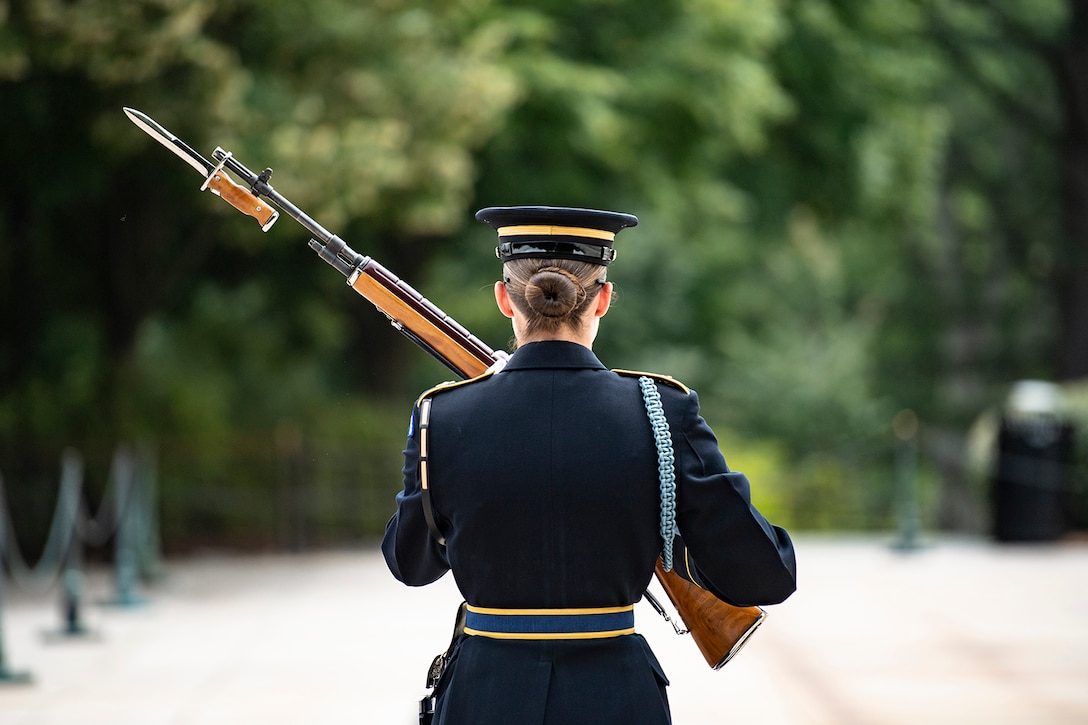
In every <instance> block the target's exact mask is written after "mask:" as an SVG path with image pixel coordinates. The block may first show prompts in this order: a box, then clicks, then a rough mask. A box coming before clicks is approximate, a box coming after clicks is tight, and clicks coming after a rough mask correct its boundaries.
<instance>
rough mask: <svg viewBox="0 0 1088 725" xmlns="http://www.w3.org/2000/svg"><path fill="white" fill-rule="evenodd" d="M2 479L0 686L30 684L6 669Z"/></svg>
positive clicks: (5, 511)
mask: <svg viewBox="0 0 1088 725" xmlns="http://www.w3.org/2000/svg"><path fill="white" fill-rule="evenodd" d="M2 484H3V478H2V477H0V684H6V685H22V684H27V683H30V682H32V681H33V680H32V678H31V676H30V674H29V673H27V672H16V671H14V670H12V669H11V668H9V667H8V664H7V657H6V655H5V653H4V569H3V563H4V560H5V559H6V558H7V557H6V556H4V554H5V552H6V549H7V544H8V540H9V538H11V537H9V535H8V534H9V532H8V529H7V522H8V509H7V501H6V500H5V499H4V497H3V494H2V492H3V485H2Z"/></svg>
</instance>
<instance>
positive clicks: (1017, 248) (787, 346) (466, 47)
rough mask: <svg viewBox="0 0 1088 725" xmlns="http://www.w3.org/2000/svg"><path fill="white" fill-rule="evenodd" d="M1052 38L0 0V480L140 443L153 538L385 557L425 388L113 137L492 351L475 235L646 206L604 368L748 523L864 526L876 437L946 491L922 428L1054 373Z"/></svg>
mask: <svg viewBox="0 0 1088 725" xmlns="http://www.w3.org/2000/svg"><path fill="white" fill-rule="evenodd" d="M1070 7H1071V6H1070V5H1069V4H1068V3H1066V2H1062V1H1061V0H1045V1H1042V2H1040V1H1039V0H1033V1H1032V2H1028V0H997V1H995V2H990V3H951V4H949V3H939V2H932V1H931V0H884V1H882V2H880V3H874V2H866V1H863V0H805V1H804V2H802V1H800V0H758V1H755V2H752V1H749V2H741V1H740V0H663V1H662V2H657V3H651V4H646V3H634V2H623V1H622V0H581V1H579V2H556V1H555V0H530V1H528V2H519V3H516V4H507V3H500V2H495V1H493V0H460V1H459V2H431V1H429V0H381V1H380V2H372V3H351V2H348V1H347V0H315V1H314V2H308V3H298V2H285V1H284V0H264V1H263V2H260V3H257V2H254V1H253V0H228V1H226V2H210V0H132V1H131V2H126V3H114V2H107V1H106V0H84V1H83V2H78V3H71V2H64V1H62V0H26V2H20V3H11V2H2V1H0V109H2V111H0V160H2V163H3V166H4V168H5V175H4V180H3V182H0V183H3V184H4V193H3V194H2V195H0V289H2V290H3V291H2V292H0V317H2V319H3V327H2V330H0V468H4V469H7V468H10V467H12V466H14V467H15V468H16V469H17V470H20V471H22V470H30V469H31V468H33V465H38V464H36V463H35V462H36V461H38V459H39V458H42V457H46V458H48V455H46V454H39V453H35V454H34V456H30V454H29V453H28V451H30V450H31V449H33V450H35V451H46V452H51V451H59V449H60V448H61V447H62V446H64V445H77V446H79V445H81V444H84V445H85V446H88V447H90V446H93V447H96V448H98V449H101V448H104V447H105V448H108V447H109V446H110V445H112V444H113V443H114V442H117V441H124V440H133V439H155V440H157V441H158V442H159V448H160V451H161V455H160V465H161V467H162V472H161V478H162V481H163V487H164V492H163V500H164V502H165V503H166V504H167V505H169V506H170V507H171V511H172V518H171V519H170V521H169V522H168V523H167V527H166V530H167V531H168V533H169V535H170V536H173V537H177V538H178V539H182V538H186V539H187V538H189V537H190V536H192V535H193V532H198V531H204V532H206V533H207V535H208V536H209V537H210V538H222V539H224V540H228V539H230V538H231V537H242V538H244V537H243V536H242V532H243V531H244V532H253V531H263V532H264V533H263V534H249V533H247V534H245V536H250V535H252V536H253V537H255V539H257V541H256V542H255V543H258V544H262V545H303V544H305V541H304V540H308V541H314V540H316V539H320V538H321V537H320V535H318V534H314V533H313V532H312V531H311V530H310V529H309V528H308V524H306V522H307V521H315V520H322V521H325V522H326V524H327V526H329V527H333V528H335V529H336V530H337V531H339V532H341V533H340V534H337V536H340V535H342V536H343V537H346V538H350V537H352V536H358V535H361V534H362V533H368V534H375V533H377V532H378V531H380V529H381V524H382V522H383V521H384V516H385V514H386V513H387V512H388V510H389V508H390V505H391V504H390V498H391V496H392V494H393V492H394V491H395V490H396V488H397V486H398V483H399V481H398V479H399V477H398V473H397V472H398V470H399V463H398V453H399V450H400V445H401V443H402V438H403V428H404V419H405V417H406V414H407V410H408V407H409V405H410V402H411V400H412V399H413V398H414V396H415V394H417V393H418V391H419V389H421V388H423V387H426V386H429V385H431V384H433V383H434V382H436V381H437V380H439V379H443V378H448V377H449V376H450V374H449V373H448V372H447V371H446V370H445V369H444V368H442V367H440V366H438V365H437V364H436V363H434V362H433V361H430V360H429V359H426V358H425V357H424V356H421V355H419V354H418V352H417V351H415V350H414V349H412V348H411V346H410V345H408V344H407V343H406V342H404V341H403V340H402V339H400V338H399V337H398V336H396V335H395V333H393V332H391V331H390V330H389V329H388V326H387V325H386V324H385V322H384V320H383V319H382V318H381V317H380V316H379V315H377V314H376V313H374V312H373V310H371V309H370V307H369V305H367V304H366V303H365V302H364V301H362V300H360V299H358V298H357V297H356V296H354V294H353V293H351V292H350V291H349V290H346V289H345V288H344V286H343V284H342V279H341V278H340V277H339V275H337V274H336V273H335V272H333V271H332V270H330V269H328V268H327V267H326V266H325V265H323V264H321V262H320V261H319V260H317V259H315V258H314V257H313V256H312V254H311V253H310V252H309V250H307V249H306V248H305V241H306V240H305V237H303V236H302V234H300V233H299V229H298V228H297V227H292V224H293V223H292V222H291V220H290V219H287V218H285V219H284V220H282V221H281V222H279V224H278V225H277V226H276V227H275V228H273V230H272V231H271V232H270V233H268V234H262V233H261V232H260V231H259V230H258V229H256V228H255V226H254V225H253V224H252V222H250V221H249V220H246V219H243V218H241V217H239V216H238V215H237V214H236V213H235V212H234V211H233V210H231V209H230V208H229V207H228V206H227V205H224V204H221V203H219V202H218V201H215V200H214V199H213V197H212V196H211V195H207V194H198V193H196V190H197V187H198V186H199V183H200V181H199V179H198V177H197V176H195V175H194V174H193V173H192V171H191V170H190V169H189V168H188V167H186V165H184V164H182V163H180V162H179V161H178V160H177V159H175V158H174V157H173V156H171V155H170V154H169V153H168V152H166V151H165V150H164V149H162V148H160V147H159V146H158V145H157V144H155V143H154V142H153V141H151V140H150V139H147V138H145V137H144V135H143V134H141V133H140V132H139V131H138V130H137V129H135V128H134V127H133V126H132V125H131V124H130V123H129V122H128V121H127V120H126V119H125V117H124V116H123V115H122V114H121V110H120V109H121V106H123V105H128V106H134V107H136V108H140V109H141V110H144V111H146V112H148V113H149V114H150V115H152V116H153V117H154V118H156V119H157V120H158V121H160V122H161V123H163V124H164V125H165V126H166V127H168V128H170V129H171V130H172V131H174V132H175V133H177V134H178V135H179V136H180V137H181V138H183V139H185V140H186V142H188V143H189V144H190V145H192V146H193V147H194V148H196V149H198V150H200V151H201V152H202V153H204V154H205V155H206V156H210V150H211V149H212V148H215V146H217V145H218V146H222V147H223V148H225V149H228V150H230V151H231V152H232V153H233V154H234V155H235V156H236V157H237V158H238V159H240V160H241V161H242V162H243V163H245V164H247V165H248V166H250V168H254V169H256V170H260V169H261V168H263V167H264V166H265V165H269V166H274V167H275V168H276V175H275V177H274V178H273V182H274V183H275V185H276V187H277V188H278V189H279V190H280V191H281V192H282V193H284V195H285V196H287V197H288V198H290V199H291V200H292V201H294V202H295V203H296V204H298V205H299V206H300V207H301V208H303V209H304V210H305V211H306V212H307V213H308V214H309V215H310V216H312V217H314V218H315V219H317V220H318V221H319V222H320V223H322V224H323V225H325V226H326V227H327V228H329V229H331V230H333V231H335V232H337V233H339V234H341V235H342V236H343V237H344V238H345V239H346V240H348V242H349V243H350V244H351V245H352V246H353V247H354V248H355V249H357V250H359V251H361V252H363V253H366V254H370V255H373V256H374V257H376V258H378V259H379V260H380V261H381V262H382V263H383V264H384V265H385V266H387V267H388V268H389V269H391V270H392V271H394V272H395V273H396V274H398V275H399V276H401V277H402V278H404V279H405V280H406V281H408V282H410V283H411V284H413V286H415V287H416V288H417V289H420V290H421V291H423V292H424V293H425V294H426V295H427V296H428V298H430V299H431V300H432V301H433V302H435V303H436V304H438V305H439V306H440V307H442V308H443V309H444V310H445V311H446V312H448V313H450V314H451V315H452V316H453V317H454V318H455V319H457V320H458V321H460V322H461V323H462V324H464V325H465V326H466V327H468V328H469V329H470V330H472V331H473V332H474V333H476V334H477V335H478V336H480V337H481V338H482V339H484V340H486V341H488V343H489V344H491V345H493V346H495V347H504V346H505V343H506V341H507V339H508V338H509V336H510V330H509V326H508V322H507V321H506V320H505V319H503V318H501V317H500V316H499V315H497V314H495V312H494V308H493V302H492V295H491V283H492V281H493V280H494V279H495V278H496V276H497V274H498V269H497V265H496V262H495V260H494V258H493V257H492V256H491V254H490V250H491V248H492V247H493V246H494V238H493V233H492V232H491V230H490V229H489V228H487V227H485V226H484V225H477V224H474V223H472V222H471V214H472V211H473V210H474V209H475V208H478V207H482V206H489V205H504V204H551V205H572V206H588V207H596V208H611V209H617V210H622V211H628V212H633V213H636V214H637V215H638V216H639V217H640V219H641V224H640V226H639V227H637V228H635V229H632V230H626V231H624V232H623V233H622V234H621V235H620V236H619V240H618V242H617V249H618V252H619V258H618V259H619V261H618V262H617V264H616V265H614V266H613V268H612V269H611V270H610V275H611V279H612V280H613V281H614V282H615V283H616V284H617V287H618V295H617V299H616V303H615V305H614V307H613V309H612V310H611V311H610V313H609V316H608V318H607V319H606V321H605V325H604V326H603V328H602V331H601V335H600V338H599V339H598V342H597V347H596V349H597V351H598V352H599V354H600V356H601V357H602V359H603V360H604V361H605V363H606V364H610V365H613V366H616V367H627V368H639V369H652V370H660V371H663V372H667V373H670V374H673V375H675V376H676V377H677V378H679V379H681V380H683V381H685V382H686V383H688V384H689V385H691V386H693V387H695V388H696V389H697V390H698V391H699V394H700V399H701V401H702V405H703V410H704V414H705V415H706V417H707V418H708V420H710V422H711V423H712V424H713V425H714V426H715V428H716V429H719V430H721V431H724V433H723V439H724V440H726V441H727V444H726V446H725V447H726V453H727V455H728V456H729V460H730V462H731V463H732V464H734V465H737V466H738V467H740V468H741V469H742V470H746V471H748V472H749V474H750V476H751V478H752V480H753V483H754V487H755V491H756V494H757V499H759V498H760V497H763V498H762V499H761V500H760V501H759V503H760V505H761V506H765V507H766V508H767V509H768V510H769V511H770V512H771V513H772V514H773V515H774V516H780V517H781V518H782V519H783V520H784V521H786V522H787V523H791V524H795V525H800V526H803V527H812V528H828V527H835V526H847V527H851V528H874V527H887V526H889V525H891V518H892V516H893V500H894V486H895V472H894V466H893V459H894V456H893V453H894V450H893V449H894V444H893V443H892V442H891V440H890V437H889V435H888V427H889V425H890V421H891V418H892V415H893V414H894V413H895V412H896V411H898V410H900V409H902V408H907V407H909V408H912V409H914V410H916V411H917V412H918V414H919V415H920V416H921V419H922V421H923V424H924V425H923V433H922V436H921V443H922V451H923V462H922V478H923V479H926V480H929V479H930V478H933V474H932V473H931V471H932V470H933V467H934V466H935V464H936V462H937V459H938V456H940V458H941V460H940V463H941V466H942V471H943V472H944V476H945V479H946V480H945V482H944V483H945V485H950V483H951V484H954V483H955V481H954V479H955V478H956V477H957V476H958V475H960V474H959V472H957V471H956V470H955V466H949V465H948V463H947V458H948V456H947V455H946V454H944V453H941V452H938V451H936V447H934V452H933V453H931V454H930V455H929V456H928V457H927V455H926V451H927V449H926V442H927V440H929V439H928V438H927V433H929V434H931V435H932V436H933V438H934V440H935V439H936V438H937V437H940V439H941V440H949V439H951V440H956V439H962V437H963V433H962V431H964V430H965V429H966V427H967V425H968V424H969V422H970V421H971V420H972V419H973V418H974V417H975V416H976V415H977V413H978V412H979V411H980V410H982V409H984V408H985V407H986V406H987V405H989V404H990V403H991V402H992V401H993V399H994V397H995V396H996V395H997V394H998V392H997V391H999V390H1002V389H1003V386H1004V384H1005V383H1006V382H1007V381H1008V380H1009V379H1013V378H1017V377H1029V376H1031V377H1047V376H1048V373H1049V371H1050V369H1051V358H1050V351H1051V350H1052V349H1054V348H1055V347H1057V346H1059V345H1061V344H1062V339H1061V338H1060V336H1059V335H1060V333H1059V327H1058V322H1059V321H1060V320H1061V319H1063V318H1062V310H1061V306H1060V304H1061V300H1060V298H1059V296H1058V295H1057V294H1056V293H1055V290H1054V288H1053V286H1052V285H1051V284H1050V280H1051V279H1052V278H1053V277H1054V275H1055V273H1056V271H1059V270H1061V269H1062V266H1063V265H1066V266H1069V261H1070V260H1074V259H1076V254H1075V250H1076V244H1077V240H1076V239H1074V238H1070V237H1069V236H1068V229H1066V228H1065V227H1064V226H1063V224H1062V222H1061V219H1062V216H1061V213H1060V211H1061V209H1062V208H1063V207H1062V193H1063V190H1062V187H1061V185H1060V182H1061V179H1062V169H1061V164H1062V158H1061V156H1060V154H1059V153H1058V146H1057V143H1056V139H1057V138H1058V137H1059V135H1060V132H1061V127H1062V123H1063V119H1062V116H1061V109H1062V103H1063V101H1064V100H1065V99H1063V98H1062V93H1063V90H1062V86H1061V85H1060V84H1059V83H1056V82H1055V80H1054V70H1053V69H1054V66H1053V63H1052V62H1050V60H1052V59H1053V58H1054V53H1055V52H1057V50H1056V49H1058V48H1060V47H1061V44H1062V43H1064V42H1065V38H1066V35H1065V34H1066V33H1067V32H1068V27H1067V26H1068V18H1069V15H1070V13H1071V10H1070ZM1048 59H1050V60H1048ZM30 442H34V445H33V446H31V445H29V443H30ZM31 458H33V460H31ZM738 464H739V465H738ZM54 466H55V462H54V461H52V460H49V461H47V463H44V464H40V465H39V468H40V467H47V468H49V469H52V468H53V467H54ZM28 480H30V479H28ZM34 480H37V477H35V478H34ZM935 498H938V497H935ZM292 512H294V513H292ZM292 516H294V517H295V518H292ZM332 522H336V523H332ZM269 531H272V532H274V533H268V532H269ZM213 534H214V536H213Z"/></svg>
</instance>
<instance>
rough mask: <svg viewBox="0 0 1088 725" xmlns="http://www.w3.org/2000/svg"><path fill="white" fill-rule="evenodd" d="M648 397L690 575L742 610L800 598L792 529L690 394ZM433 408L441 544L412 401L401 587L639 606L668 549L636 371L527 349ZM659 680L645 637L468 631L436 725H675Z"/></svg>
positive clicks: (399, 538) (388, 549)
mask: <svg viewBox="0 0 1088 725" xmlns="http://www.w3.org/2000/svg"><path fill="white" fill-rule="evenodd" d="M658 389H659V391H660V394H661V398H662V403H663V405H664V409H665V413H666V417H667V419H668V421H669V425H670V428H671V431H672V438H673V447H674V454H675V456H676V464H675V466H676V486H677V504H676V520H677V527H678V529H679V531H680V535H681V536H682V538H683V543H684V544H686V546H687V549H688V551H687V557H686V558H687V559H688V561H689V562H690V563H691V564H692V573H693V574H694V575H695V577H696V579H697V581H698V582H699V583H700V584H702V585H703V586H705V587H706V588H708V589H710V590H711V591H712V592H714V593H715V594H716V595H717V596H719V597H720V598H722V599H724V600H726V601H729V602H732V603H734V604H737V605H753V604H774V603H777V602H780V601H782V600H783V599H785V598H786V597H788V596H789V595H790V594H791V593H792V592H793V590H794V587H795V563H794V552H793V546H792V544H791V542H790V539H789V536H788V535H787V533H786V532H785V531H784V530H782V529H780V528H778V527H775V526H772V525H771V524H769V523H768V522H767V520H766V519H764V518H763V516H762V515H761V514H760V513H759V512H758V511H757V510H756V509H755V508H753V507H752V505H751V502H750V497H749V490H748V480H747V479H746V478H745V477H744V475H743V474H741V473H735V472H730V471H729V469H728V467H727V466H726V463H725V459H724V458H723V456H722V454H721V452H720V451H719V450H718V443H717V440H716V438H715V437H714V434H713V432H712V431H711V430H710V427H709V426H708V425H707V424H706V422H705V421H704V420H703V419H702V417H700V415H699V403H698V398H697V396H696V395H695V393H694V392H690V393H689V392H688V391H686V390H685V389H684V388H683V387H682V386H679V385H672V384H669V383H667V382H661V383H659V385H658ZM431 398H432V400H433V403H432V409H431V420H430V429H429V451H428V453H429V456H428V457H429V460H430V469H429V486H430V489H431V500H432V504H433V510H434V513H435V517H436V519H437V521H438V524H439V526H440V527H441V529H442V532H443V533H444V534H445V536H446V545H445V546H442V545H440V544H439V543H438V542H437V540H435V539H434V538H433V537H432V536H431V534H430V533H429V530H428V528H427V525H426V521H425V519H424V514H423V509H422V504H421V494H420V482H419V470H418V469H419V463H418V462H419V441H418V438H417V435H416V432H417V431H418V429H419V421H418V415H419V410H418V407H417V408H416V409H415V410H414V411H413V418H412V426H411V431H410V434H409V438H408V445H407V449H406V450H405V453H404V460H405V465H404V491H403V492H402V493H400V494H398V495H397V512H396V514H395V515H394V516H393V517H392V519H390V521H389V524H388V526H387V528H386V533H385V539H384V541H383V542H382V551H383V552H384V554H385V558H386V561H387V562H388V565H389V568H390V570H391V571H392V572H393V574H394V576H396V577H397V579H399V580H400V581H402V582H404V583H405V584H409V585H413V586H420V585H424V584H429V583H430V582H433V581H434V580H436V579H438V578H439V577H440V576H442V575H443V574H444V573H445V572H446V571H447V570H451V569H452V571H453V576H454V578H455V579H456V582H457V585H458V587H459V588H460V591H461V593H462V594H463V595H464V597H465V600H466V601H467V602H468V603H469V604H472V605H476V606H481V607H499V608H568V607H610V606H623V605H628V604H631V603H633V602H636V601H638V600H639V598H640V597H641V596H642V593H643V592H644V591H645V590H646V587H647V585H648V584H649V581H650V578H651V577H652V575H653V569H654V562H655V561H656V559H657V557H658V555H659V554H660V552H661V548H662V541H661V537H660V534H659V505H660V489H659V479H658V468H657V452H656V448H655V445H654V439H653V433H652V429H651V427H650V423H649V420H648V418H647V415H646V410H645V407H644V403H643V399H642V393H641V390H640V388H639V385H638V380H637V378H636V377H633V376H625V375H620V374H617V373H614V372H611V371H609V370H608V369H607V368H605V367H604V365H602V364H601V363H600V361H599V360H598V359H597V358H596V356H595V355H594V354H593V352H592V351H590V350H589V349H588V348H586V347H584V346H582V345H578V344H575V343H568V342H551V341H549V342H537V343H530V344H528V345H525V346H523V347H521V348H519V349H518V351H517V352H516V353H515V354H514V355H513V356H512V357H511V358H510V360H509V362H508V364H507V365H506V367H505V368H504V369H503V370H502V371H501V372H499V373H496V374H493V375H490V376H487V377H484V378H481V379H477V380H475V381H472V382H469V383H466V384H462V385H457V386H454V387H451V388H449V389H448V390H440V391H438V392H435V393H434V394H433V395H432V396H431ZM677 556H678V561H679V560H680V559H681V558H683V557H684V553H683V551H682V550H678V552H677ZM692 652H693V656H694V652H695V650H694V649H693V650H692ZM667 684H668V681H667V679H666V677H665V674H664V673H663V672H662V669H661V666H660V665H659V664H658V662H657V659H656V658H655V657H654V655H653V653H652V652H651V651H650V649H649V647H648V646H647V644H646V642H645V640H644V639H643V638H642V637H641V636H640V635H638V634H633V635H624V636H620V637H613V638H607V639H591V640H551V641H523V640H502V639H491V638H487V637H481V636H468V637H463V638H462V639H461V642H460V644H459V645H458V646H457V648H456V649H455V655H454V657H453V659H452V661H451V664H450V666H449V668H448V669H447V671H446V674H445V675H444V676H443V678H442V681H441V682H440V683H439V685H438V687H437V688H436V690H435V694H436V695H437V704H436V712H435V723H436V724H438V723H446V724H454V725H487V724H489V723H496V724H499V723H501V724H503V725H509V724H510V723H518V724H519V725H527V724H533V723H562V724H563V725H578V724H580V723H586V724H587V725H588V724H590V723H592V724H593V725H602V724H607V723H616V724H617V725H620V724H622V725H632V724H635V723H668V722H670V716H669V706H668V700H667V698H666V695H665V685H667Z"/></svg>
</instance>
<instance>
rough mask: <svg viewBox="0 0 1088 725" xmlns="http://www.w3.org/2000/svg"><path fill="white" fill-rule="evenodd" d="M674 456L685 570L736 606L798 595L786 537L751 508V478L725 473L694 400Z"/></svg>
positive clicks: (714, 441) (793, 560) (676, 439)
mask: <svg viewBox="0 0 1088 725" xmlns="http://www.w3.org/2000/svg"><path fill="white" fill-rule="evenodd" d="M687 404H688V409H687V411H686V412H685V414H684V422H683V426H682V430H681V431H679V432H678V434H677V433H674V435H673V442H674V446H675V448H676V458H677V461H676V467H677V471H676V474H677V510H676V520H677V527H678V529H679V532H680V536H681V538H682V539H683V544H684V545H685V546H686V551H683V552H682V553H683V557H684V558H683V559H680V560H679V562H682V564H681V566H678V569H680V568H687V569H688V572H686V573H688V574H689V575H690V576H691V578H692V579H693V580H694V581H695V582H696V583H697V584H699V585H701V586H703V587H704V588H706V589H708V590H709V591H711V592H712V593H713V594H714V595H715V596H717V597H719V598H720V599H723V600H724V601H726V602H729V603H730V604H733V605H736V606H753V605H763V604H777V603H779V602H781V601H783V600H785V599H786V598H787V597H788V596H789V595H790V594H792V593H793V592H794V590H795V589H796V588H797V563H796V557H795V554H794V550H793V543H792V541H791V540H790V537H789V534H788V533H786V530H785V529H783V528H780V527H778V526H774V525H773V524H771V523H770V522H769V521H767V519H766V518H764V517H763V515H762V514H761V513H760V512H759V511H758V510H756V508H755V506H753V505H752V498H751V492H750V487H749V483H748V479H747V477H746V476H745V475H744V474H743V473H738V472H733V471H730V470H729V467H728V466H727V465H726V462H725V457H724V456H722V453H721V450H720V449H719V448H718V440H717V438H716V437H715V435H714V432H713V431H712V430H711V429H710V426H709V425H707V423H706V421H705V420H703V418H702V416H701V415H699V402H698V397H697V396H696V395H695V393H691V394H690V395H689V396H688V401H687Z"/></svg>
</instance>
